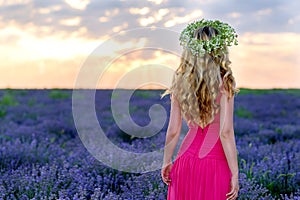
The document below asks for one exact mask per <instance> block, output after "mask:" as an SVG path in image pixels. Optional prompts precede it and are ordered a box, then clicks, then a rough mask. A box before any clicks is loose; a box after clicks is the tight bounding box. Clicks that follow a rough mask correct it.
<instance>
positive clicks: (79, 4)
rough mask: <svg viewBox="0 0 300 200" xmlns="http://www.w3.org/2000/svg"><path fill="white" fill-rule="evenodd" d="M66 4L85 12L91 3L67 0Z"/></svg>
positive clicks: (82, 0)
mask: <svg viewBox="0 0 300 200" xmlns="http://www.w3.org/2000/svg"><path fill="white" fill-rule="evenodd" d="M65 2H66V3H67V4H68V5H69V6H70V7H71V8H74V9H78V10H84V9H85V8H86V6H87V5H88V4H89V3H90V0H65Z"/></svg>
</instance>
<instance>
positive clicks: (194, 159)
mask: <svg viewBox="0 0 300 200" xmlns="http://www.w3.org/2000/svg"><path fill="white" fill-rule="evenodd" d="M236 37H237V35H236V34H235V31H234V29H233V28H231V27H230V26H229V25H228V24H226V23H223V22H220V21H218V20H215V21H207V20H204V19H202V20H200V21H196V22H193V23H191V24H189V25H188V26H187V27H186V28H185V29H184V30H183V31H182V33H181V35H180V44H181V45H182V46H183V47H184V49H183V53H182V56H181V62H180V65H179V68H178V69H177V70H176V73H175V74H174V77H173V81H172V85H171V87H170V88H169V89H168V90H167V91H166V92H165V93H164V94H163V95H162V96H164V95H166V94H170V98H171V110H170V120H169V125H168V129H167V134H166V143H165V149H164V160H163V166H162V170H161V176H162V180H163V181H164V183H166V184H167V185H168V196H167V199H168V200H175V199H176V200H219V199H230V200H232V199H236V198H237V196H238V191H239V182H238V163H237V150H236V143H235V136H234V128H233V108H234V95H235V94H236V93H237V92H238V89H237V88H236V87H235V85H236V84H235V79H234V77H233V75H232V71H231V69H230V67H229V65H230V61H229V58H228V48H227V46H230V45H232V44H235V45H237V39H236ZM182 117H183V118H184V119H185V120H186V122H187V124H188V127H189V131H188V133H187V134H186V135H185V137H184V139H183V142H182V144H181V146H180V148H179V151H178V154H177V157H176V159H175V161H174V163H172V156H173V153H174V149H175V147H176V145H177V143H178V139H179V135H180V132H181V125H182Z"/></svg>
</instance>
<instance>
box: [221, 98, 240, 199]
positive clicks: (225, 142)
mask: <svg viewBox="0 0 300 200" xmlns="http://www.w3.org/2000/svg"><path fill="white" fill-rule="evenodd" d="M221 109H224V113H223V111H222V112H221V113H222V114H223V116H222V115H221V116H222V117H224V127H223V128H222V130H221V132H220V140H221V143H222V146H223V149H224V153H225V156H226V159H227V163H228V166H229V168H230V171H231V173H232V176H231V181H230V185H231V189H230V192H229V193H227V194H226V196H227V199H228V200H234V199H236V198H237V197H238V191H239V181H238V177H239V169H238V162H237V150H236V143H235V136H234V126H233V109H234V96H232V97H231V98H230V99H228V98H227V95H224V96H222V99H221Z"/></svg>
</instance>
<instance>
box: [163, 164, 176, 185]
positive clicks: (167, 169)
mask: <svg viewBox="0 0 300 200" xmlns="http://www.w3.org/2000/svg"><path fill="white" fill-rule="evenodd" d="M172 166H173V163H172V162H171V163H169V164H163V168H162V169H161V177H162V180H163V182H164V183H165V184H167V185H169V183H170V182H171V179H170V172H171V169H172Z"/></svg>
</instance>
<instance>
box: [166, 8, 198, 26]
mask: <svg viewBox="0 0 300 200" xmlns="http://www.w3.org/2000/svg"><path fill="white" fill-rule="evenodd" d="M202 15H203V12H202V11H201V10H195V11H193V12H192V13H190V14H188V15H185V16H183V17H177V16H174V18H173V19H170V20H168V21H166V22H165V23H164V26H165V27H167V28H169V27H172V26H175V25H177V24H183V23H188V22H190V21H191V20H195V19H198V18H200V17H201V16H202Z"/></svg>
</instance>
